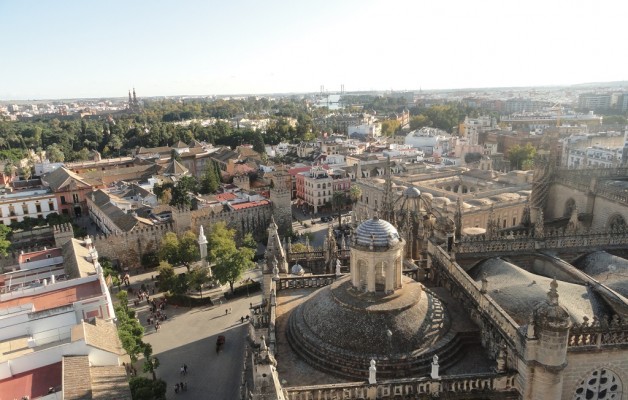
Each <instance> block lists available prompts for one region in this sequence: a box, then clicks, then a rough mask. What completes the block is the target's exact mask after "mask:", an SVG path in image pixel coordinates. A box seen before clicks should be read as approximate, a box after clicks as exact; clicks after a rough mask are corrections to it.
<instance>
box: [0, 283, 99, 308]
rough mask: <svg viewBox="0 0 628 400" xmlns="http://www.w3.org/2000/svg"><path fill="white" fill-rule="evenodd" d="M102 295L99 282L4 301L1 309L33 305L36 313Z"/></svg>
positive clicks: (0, 306)
mask: <svg viewBox="0 0 628 400" xmlns="http://www.w3.org/2000/svg"><path fill="white" fill-rule="evenodd" d="M101 294H102V292H101V290H100V284H99V283H98V281H97V280H95V281H92V282H87V283H83V284H81V285H76V286H72V287H69V288H65V289H59V290H54V291H50V292H45V293H37V294H34V295H30V296H24V297H18V298H15V299H11V300H7V301H3V302H2V303H0V308H4V309H6V308H11V307H16V306H19V305H22V304H29V303H33V305H34V306H35V310H36V311H42V310H49V309H51V308H56V307H61V306H65V305H70V304H72V303H74V302H76V301H79V300H84V299H89V298H92V297H97V296H100V295H101Z"/></svg>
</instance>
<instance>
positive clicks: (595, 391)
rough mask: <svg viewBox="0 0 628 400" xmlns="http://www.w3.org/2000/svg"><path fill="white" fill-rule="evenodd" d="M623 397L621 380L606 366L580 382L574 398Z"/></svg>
mask: <svg viewBox="0 0 628 400" xmlns="http://www.w3.org/2000/svg"><path fill="white" fill-rule="evenodd" d="M621 398H622V385H621V381H620V380H619V378H618V377H617V375H615V373H614V372H613V371H611V370H609V369H606V368H600V369H596V370H595V371H593V372H591V374H590V375H589V376H588V377H587V378H585V379H583V380H582V381H581V382H580V384H579V385H578V388H577V389H576V393H575V394H574V396H573V399H574V400H602V399H604V400H607V399H608V400H611V399H615V400H620V399H621Z"/></svg>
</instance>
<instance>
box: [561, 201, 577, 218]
mask: <svg viewBox="0 0 628 400" xmlns="http://www.w3.org/2000/svg"><path fill="white" fill-rule="evenodd" d="M574 208H576V201H575V200H574V199H572V198H569V200H567V201H566V202H565V211H564V212H563V217H570V216H571V213H572V212H573V210H574Z"/></svg>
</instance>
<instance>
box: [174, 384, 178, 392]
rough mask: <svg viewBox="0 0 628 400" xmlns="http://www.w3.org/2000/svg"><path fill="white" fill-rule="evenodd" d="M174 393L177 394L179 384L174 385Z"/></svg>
mask: <svg viewBox="0 0 628 400" xmlns="http://www.w3.org/2000/svg"><path fill="white" fill-rule="evenodd" d="M174 392H175V393H179V384H178V383H177V384H176V385H174Z"/></svg>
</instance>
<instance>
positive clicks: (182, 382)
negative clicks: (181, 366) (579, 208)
mask: <svg viewBox="0 0 628 400" xmlns="http://www.w3.org/2000/svg"><path fill="white" fill-rule="evenodd" d="M184 387H185V386H183V381H181V389H183V388H184Z"/></svg>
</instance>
